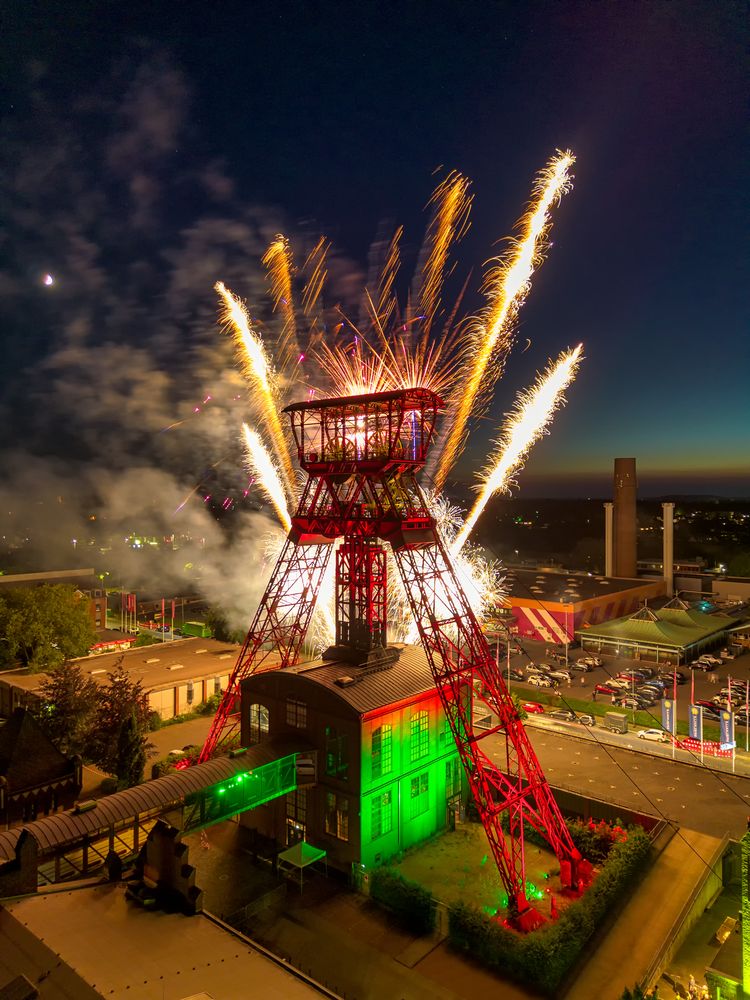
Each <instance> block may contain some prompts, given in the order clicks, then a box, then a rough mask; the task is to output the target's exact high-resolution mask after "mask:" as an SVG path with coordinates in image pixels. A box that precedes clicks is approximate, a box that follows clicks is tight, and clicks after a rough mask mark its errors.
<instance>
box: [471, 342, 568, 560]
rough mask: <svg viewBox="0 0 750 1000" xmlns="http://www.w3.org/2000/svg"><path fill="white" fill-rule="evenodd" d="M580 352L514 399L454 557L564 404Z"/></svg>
mask: <svg viewBox="0 0 750 1000" xmlns="http://www.w3.org/2000/svg"><path fill="white" fill-rule="evenodd" d="M582 351H583V345H582V344H579V345H578V347H576V348H575V350H572V351H565V352H564V353H563V354H561V355H560V357H559V358H558V359H557V361H556V362H555V364H554V365H553V364H551V363H550V364H549V365H548V366H547V369H546V371H545V372H544V373H543V374H542V375H540V376H539V377H538V378H537V380H536V382H535V383H534V385H533V386H532V388H531V389H529V390H528V391H526V392H522V393H520V394H519V395H518V396H517V398H516V405H515V408H514V409H513V411H512V413H511V414H510V416H509V418H508V422H507V425H506V427H505V429H504V430H503V433H502V434H501V436H500V438H499V440H498V442H497V445H498V448H497V451H496V453H495V455H494V456H493V458H491V459H490V461H489V463H488V465H487V467H486V468H485V469H484V471H483V472H482V476H481V478H482V485H481V487H480V493H479V496H478V497H477V499H476V502H475V503H474V506H473V507H472V509H471V513H470V514H469V516H468V517H467V518H466V521H465V522H464V525H463V527H462V528H461V530H460V531H459V532H458V534H457V535H456V538H455V539H454V541H453V543H452V545H451V552H452V554H453V555H456V554H458V553H459V552H460V551H461V548H462V546H463V544H464V542H465V541H466V539H467V538H468V537H469V535H470V534H471V531H472V529H473V527H474V525H475V524H476V522H477V518H478V517H479V515H480V514H481V513H482V511H483V510H484V508H485V507H486V505H487V501H488V500H489V499H490V497H491V496H493V494H495V493H497V492H498V490H502V489H507V487H508V484H509V482H510V479H511V476H512V475H513V474H514V472H516V471H517V470H518V469H519V468H520V466H521V463H522V462H523V460H524V458H525V457H526V455H527V454H528V452H529V450H530V448H531V446H532V445H533V444H534V442H535V441H536V440H537V439H538V438H540V437H541V436H542V434H544V433H545V432H546V430H547V428H548V427H549V424H550V421H551V420H552V417H553V416H554V414H555V411H556V410H557V409H558V408H559V407H560V406H562V405H563V404H564V403H565V390H566V389H567V388H568V386H569V385H570V383H571V382H572V381H573V379H574V378H575V377H576V373H577V371H578V366H579V364H580V363H581V352H582Z"/></svg>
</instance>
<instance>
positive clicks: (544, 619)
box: [498, 568, 665, 645]
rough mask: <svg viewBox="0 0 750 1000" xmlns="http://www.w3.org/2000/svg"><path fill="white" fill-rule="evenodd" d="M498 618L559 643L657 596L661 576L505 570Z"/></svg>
mask: <svg viewBox="0 0 750 1000" xmlns="http://www.w3.org/2000/svg"><path fill="white" fill-rule="evenodd" d="M505 583H506V587H507V588H508V594H507V597H506V599H505V607H504V608H502V609H500V614H499V616H498V617H499V618H500V619H501V620H502V621H504V623H505V624H506V625H508V626H509V628H510V630H511V632H512V633H513V634H514V635H517V636H519V637H520V638H523V639H536V640H538V641H540V642H547V643H551V644H555V645H557V644H560V645H564V644H566V643H570V642H573V641H574V639H575V634H576V632H577V631H578V630H579V629H584V628H587V627H589V626H592V625H597V624H599V623H600V622H605V621H609V620H610V619H613V618H618V617H621V616H623V615H626V614H628V613H629V612H632V611H635V610H636V609H637V608H639V607H640V606H641V605H642V604H643V602H644V601H646V600H651V599H653V598H656V597H662V596H663V595H664V593H665V584H664V581H663V580H631V579H621V578H618V577H609V576H591V575H590V574H587V573H561V572H552V571H547V570H531V569H515V568H512V569H510V570H509V572H508V574H507V576H506V579H505Z"/></svg>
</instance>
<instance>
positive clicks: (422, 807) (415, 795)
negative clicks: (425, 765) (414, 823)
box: [409, 771, 430, 819]
mask: <svg viewBox="0 0 750 1000" xmlns="http://www.w3.org/2000/svg"><path fill="white" fill-rule="evenodd" d="M429 792H430V776H429V774H428V773H427V771H425V773H424V774H420V775H418V776H417V777H416V778H412V779H411V795H410V798H409V816H410V817H411V818H412V819H414V818H415V816H421V815H422V814H423V813H426V812H427V810H428V809H429V807H430V795H429Z"/></svg>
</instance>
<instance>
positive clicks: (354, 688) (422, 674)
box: [243, 646, 435, 715]
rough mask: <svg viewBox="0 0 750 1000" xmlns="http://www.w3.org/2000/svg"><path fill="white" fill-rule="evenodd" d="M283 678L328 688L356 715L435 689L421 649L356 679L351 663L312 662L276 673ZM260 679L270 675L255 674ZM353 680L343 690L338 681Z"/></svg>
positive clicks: (406, 652) (411, 649)
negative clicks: (295, 678) (292, 677)
mask: <svg viewBox="0 0 750 1000" xmlns="http://www.w3.org/2000/svg"><path fill="white" fill-rule="evenodd" d="M276 673H279V674H281V675H290V674H293V675H295V676H296V677H297V678H298V679H299V682H300V684H316V685H318V686H320V687H324V688H326V689H327V690H328V691H330V692H331V693H332V694H334V695H336V697H337V698H340V699H341V701H343V702H345V703H346V704H348V705H350V706H351V707H352V708H353V709H354V711H355V712H358V713H359V714H360V715H366V714H367V713H368V712H374V711H377V709H379V708H386V707H387V706H388V705H393V704H394V703H395V702H399V701H404V700H408V699H412V698H415V697H417V696H418V695H421V694H427V693H429V692H431V691H434V690H435V681H434V680H433V677H432V672H431V670H430V667H429V664H428V663H427V658H426V656H425V654H424V650H423V649H422V647H421V646H404V647H403V648H402V649H401V655H400V657H399V659H398V660H397V661H396V662H395V663H394V664H393V666H391V667H387V668H386V669H385V670H378V671H376V672H374V673H370V674H365V675H364V676H361V677H360V679H359V680H357V676H358V672H357V667H353V666H352V665H351V664H349V663H343V662H335V661H334V662H331V661H323V660H312V661H309V662H307V663H300V664H298V665H297V666H294V667H286V668H285V669H284V670H281V671H277V672H276ZM256 676H257V677H259V678H262V677H266V676H268V675H267V674H258V675H256ZM341 677H352V678H354V679H355V681H356V683H354V684H351V685H349V686H347V687H341V686H340V685H338V684H336V681H337V680H338V679H339V678H341ZM254 680H255V678H254V677H249V678H247V680H245V681H243V688H244V687H245V686H247V687H248V688H252V685H253V681H254Z"/></svg>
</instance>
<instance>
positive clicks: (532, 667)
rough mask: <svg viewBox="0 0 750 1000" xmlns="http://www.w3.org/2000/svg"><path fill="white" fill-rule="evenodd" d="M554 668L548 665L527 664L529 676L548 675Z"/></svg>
mask: <svg viewBox="0 0 750 1000" xmlns="http://www.w3.org/2000/svg"><path fill="white" fill-rule="evenodd" d="M550 670H552V667H551V666H550V665H549V664H548V663H527V664H526V673H527V674H548V673H549V672H550Z"/></svg>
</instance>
